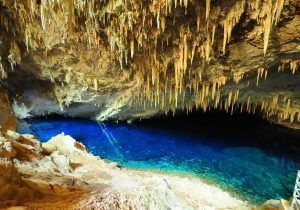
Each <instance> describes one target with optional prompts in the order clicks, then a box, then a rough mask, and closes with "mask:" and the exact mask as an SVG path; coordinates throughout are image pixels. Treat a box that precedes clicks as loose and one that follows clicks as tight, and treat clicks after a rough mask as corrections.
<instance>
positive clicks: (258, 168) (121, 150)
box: [19, 119, 300, 204]
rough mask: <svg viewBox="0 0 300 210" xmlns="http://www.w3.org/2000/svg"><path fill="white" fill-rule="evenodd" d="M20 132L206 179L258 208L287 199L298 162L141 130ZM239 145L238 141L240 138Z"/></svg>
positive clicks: (38, 124)
mask: <svg viewBox="0 0 300 210" xmlns="http://www.w3.org/2000/svg"><path fill="white" fill-rule="evenodd" d="M19 132H23V133H26V132H31V133H33V134H34V135H36V136H37V137H38V138H39V139H40V140H41V141H47V140H49V139H50V138H51V137H53V136H55V135H57V134H60V133H61V132H64V133H65V134H68V135H71V136H72V137H73V138H75V139H76V140H77V141H80V142H82V143H83V144H84V145H86V146H87V148H88V150H89V151H91V152H92V153H94V154H95V155H99V156H100V157H101V158H104V159H107V160H110V161H116V162H118V164H119V165H120V166H124V167H134V168H142V169H156V170H163V171H172V172H180V173H185V174H189V175H194V176H198V177H201V178H205V179H206V180H210V181H213V182H214V183H216V184H218V185H219V186H221V187H223V188H226V189H229V190H230V191H231V192H233V193H235V194H237V195H240V196H241V197H243V198H245V199H247V200H249V201H250V202H253V203H255V204H260V203H262V202H264V201H266V200H268V199H271V198H273V199H280V198H285V199H288V198H289V197H290V196H291V195H292V190H293V186H294V180H295V174H296V171H297V169H298V168H299V166H300V164H299V162H300V160H297V158H295V157H292V156H287V155H286V154H278V153H277V154H273V153H271V152H269V151H265V150H264V149H262V148H259V147H250V146H245V145H243V144H241V145H239V144H234V145H232V144H227V143H226V142H223V141H222V139H221V140H220V139H214V138H215V137H214V138H208V137H207V136H206V137H201V133H200V134H199V133H197V134H191V135H188V134H187V133H184V132H183V133H180V132H173V131H172V130H164V129H158V128H157V127H156V128H153V127H151V126H150V127H149V126H145V127H143V126H140V125H127V124H109V123H108V124H103V123H100V124H98V123H96V122H93V121H84V120H71V119H63V120H33V121H32V122H31V123H30V124H29V127H27V128H25V127H24V125H23V126H20V127H19ZM241 141H243V139H241Z"/></svg>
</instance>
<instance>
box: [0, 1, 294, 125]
mask: <svg viewBox="0 0 300 210" xmlns="http://www.w3.org/2000/svg"><path fill="white" fill-rule="evenodd" d="M299 5H300V4H299V1H298V0H247V1H246V0H228V1H220V0H215V1H211V0H206V1H195V0H149V1H140V0H131V1H126V0H125V1H123V0H109V1H94V0H91V1H87V0H68V1H62V0H55V1H53V0H14V1H12V0H0V11H1V12H0V76H1V81H0V82H1V83H0V84H1V87H2V88H4V89H5V90H6V91H7V92H8V93H9V96H10V100H11V101H15V102H14V110H15V113H16V114H17V116H18V117H20V118H21V117H28V116H30V115H32V116H41V115H45V114H49V113H59V114H66V115H69V116H80V117H89V118H94V119H96V120H107V119H112V120H119V119H126V120H128V119H129V120H131V119H136V118H145V117H151V116H153V115H156V114H162V113H164V112H168V111H169V110H172V112H175V111H176V110H179V109H182V110H185V111H186V112H191V111H192V110H195V109H202V110H204V111H207V110H209V109H214V108H215V109H224V110H226V111H227V112H234V111H246V112H249V113H254V112H256V111H257V112H261V113H262V116H263V117H265V118H267V119H269V120H270V121H272V122H275V123H279V124H283V125H285V126H289V127H293V128H300V124H299V121H300V94H299V93H300V87H299V86H300V85H299V77H300V74H299V71H297V69H298V65H299V63H300V48H299V46H300V45H299V40H300V26H299V24H300V15H299V10H300V6H299Z"/></svg>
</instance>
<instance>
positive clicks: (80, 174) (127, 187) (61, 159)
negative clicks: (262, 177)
mask: <svg viewBox="0 0 300 210" xmlns="http://www.w3.org/2000/svg"><path fill="white" fill-rule="evenodd" d="M0 157H1V158H0V207H2V208H4V209H6V208H10V209H15V208H16V206H18V208H17V209H43V210H44V209H250V206H249V204H247V203H246V202H244V201H242V200H240V199H237V198H234V197H232V196H231V195H230V194H229V193H227V192H224V191H222V190H221V189H219V188H217V187H214V186H210V185H208V184H206V183H204V182H202V181H201V180H199V179H194V178H190V177H180V176H177V175H169V174H161V173H156V172H150V171H137V170H131V169H124V168H119V167H117V165H116V164H115V163H107V162H105V161H104V160H102V159H101V158H99V157H95V156H93V155H92V154H90V153H89V152H87V151H86V149H85V146H84V145H82V144H80V143H78V142H76V140H74V139H73V138H72V137H70V136H67V135H64V134H60V135H58V136H56V137H53V138H52V139H50V140H49V141H48V142H46V143H41V142H40V141H38V140H37V139H36V138H35V137H34V136H32V135H20V134H18V133H16V132H13V131H9V130H8V131H6V132H4V131H1V132H0Z"/></svg>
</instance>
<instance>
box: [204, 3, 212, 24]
mask: <svg viewBox="0 0 300 210" xmlns="http://www.w3.org/2000/svg"><path fill="white" fill-rule="evenodd" d="M210 1H211V0H206V10H205V17H206V19H208V16H209V12H210Z"/></svg>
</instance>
